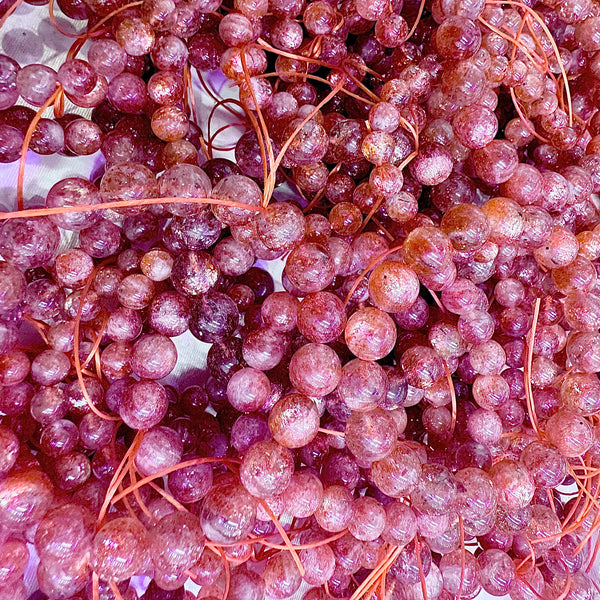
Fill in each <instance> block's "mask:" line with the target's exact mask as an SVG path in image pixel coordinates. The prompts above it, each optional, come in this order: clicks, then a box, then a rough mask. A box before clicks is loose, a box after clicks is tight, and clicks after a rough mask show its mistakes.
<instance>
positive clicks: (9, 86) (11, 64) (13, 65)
mask: <svg viewBox="0 0 600 600" xmlns="http://www.w3.org/2000/svg"><path fill="white" fill-rule="evenodd" d="M19 69H20V67H19V64H18V63H17V62H16V61H15V60H13V59H12V58H10V57H9V56H6V55H5V54H0V110H4V109H6V108H9V107H11V106H13V105H14V104H15V102H16V101H17V100H18V98H19V91H18V89H17V74H18V72H19Z"/></svg>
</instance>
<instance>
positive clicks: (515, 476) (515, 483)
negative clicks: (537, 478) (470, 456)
mask: <svg viewBox="0 0 600 600" xmlns="http://www.w3.org/2000/svg"><path fill="white" fill-rule="evenodd" d="M490 477H491V478H492V481H493V482H494V485H495V486H496V488H497V490H498V504H499V505H500V506H501V507H502V508H504V509H505V510H508V511H512V510H518V509H520V508H524V507H526V506H527V505H528V504H529V503H530V502H531V499H532V498H533V493H534V491H535V486H534V483H533V480H532V478H531V475H530V473H529V471H528V470H527V469H526V468H525V467H524V466H522V465H520V464H519V463H516V462H514V461H512V460H502V461H500V462H498V463H496V464H495V465H494V466H493V467H492V469H491V470H490Z"/></svg>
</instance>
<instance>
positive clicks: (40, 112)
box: [17, 86, 62, 210]
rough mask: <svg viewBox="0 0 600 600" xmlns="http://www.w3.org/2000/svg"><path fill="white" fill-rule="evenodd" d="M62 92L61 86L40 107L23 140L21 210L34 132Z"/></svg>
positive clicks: (21, 208) (18, 180) (20, 183)
mask: <svg viewBox="0 0 600 600" xmlns="http://www.w3.org/2000/svg"><path fill="white" fill-rule="evenodd" d="M61 92H62V89H61V88H60V86H59V87H58V89H57V90H56V91H55V92H54V93H53V94H52V96H50V98H48V100H46V102H44V104H42V106H40V109H39V110H38V111H37V113H35V116H34V117H33V119H31V123H29V127H28V128H27V132H26V133H25V138H24V139H23V146H22V147H21V158H20V159H19V172H18V174H17V207H18V209H19V210H23V180H24V179H25V162H26V161H27V150H28V148H29V144H30V142H31V138H32V136H33V132H34V131H35V128H36V126H37V124H38V123H39V121H40V119H41V118H42V115H43V114H44V111H45V110H46V109H47V108H48V107H49V106H52V104H54V101H55V100H56V99H57V98H58V96H59V94H60V93H61Z"/></svg>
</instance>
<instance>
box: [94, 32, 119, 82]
mask: <svg viewBox="0 0 600 600" xmlns="http://www.w3.org/2000/svg"><path fill="white" fill-rule="evenodd" d="M88 60H89V62H90V64H91V65H92V67H93V68H94V69H95V70H96V72H97V73H99V74H100V75H104V77H108V78H109V79H110V78H112V77H116V76H117V75H119V74H120V73H122V72H123V71H124V70H125V67H126V65H127V53H126V52H125V50H123V48H121V46H120V45H119V44H117V42H115V40H109V39H100V40H94V41H93V42H92V43H91V44H90V48H89V50H88Z"/></svg>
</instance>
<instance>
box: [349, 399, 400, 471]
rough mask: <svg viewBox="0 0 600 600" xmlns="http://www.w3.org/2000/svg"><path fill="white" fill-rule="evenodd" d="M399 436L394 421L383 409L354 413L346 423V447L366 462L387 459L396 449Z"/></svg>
mask: <svg viewBox="0 0 600 600" xmlns="http://www.w3.org/2000/svg"><path fill="white" fill-rule="evenodd" d="M397 436H398V428H397V426H396V423H395V421H394V419H393V418H392V417H391V416H390V415H389V414H388V413H386V412H384V411H383V410H381V409H377V410H374V411H370V412H352V414H351V415H350V418H349V419H348V421H347V423H346V435H345V440H346V445H347V447H348V449H349V450H350V452H352V454H354V456H356V458H357V459H359V460H361V461H364V462H372V461H375V460H381V459H382V458H385V457H386V456H387V455H388V454H390V453H391V452H392V450H393V449H394V445H395V443H396V438H397Z"/></svg>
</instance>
